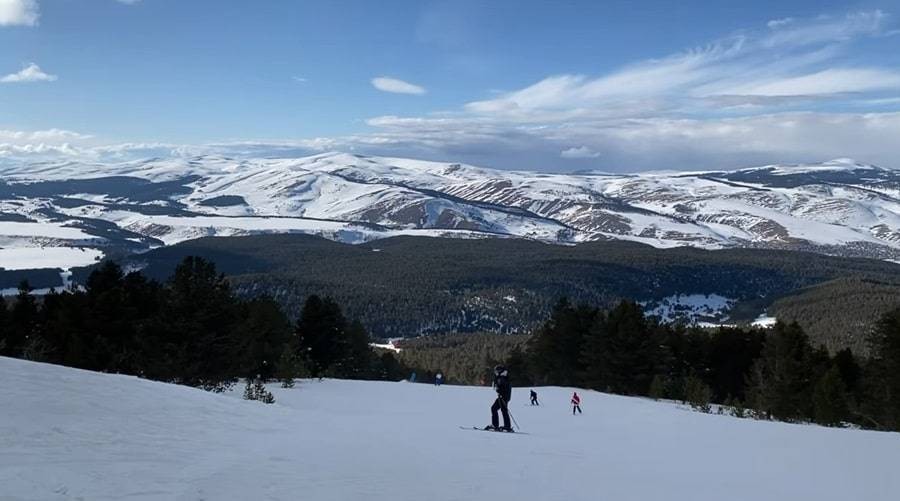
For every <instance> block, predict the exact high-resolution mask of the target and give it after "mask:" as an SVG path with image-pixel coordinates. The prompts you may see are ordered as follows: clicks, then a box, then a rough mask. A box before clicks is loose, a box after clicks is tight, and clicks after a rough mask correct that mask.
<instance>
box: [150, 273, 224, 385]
mask: <svg viewBox="0 0 900 501" xmlns="http://www.w3.org/2000/svg"><path fill="white" fill-rule="evenodd" d="M167 289H168V290H169V294H168V301H167V303H166V307H165V315H164V318H165V319H166V321H167V323H168V325H167V327H168V332H169V341H170V342H171V343H172V347H173V348H174V350H173V352H171V353H169V355H170V356H171V359H172V360H173V361H174V362H175V363H178V365H179V367H170V370H172V371H173V374H172V376H174V378H173V379H174V380H175V382H179V383H182V384H187V385H190V386H199V387H201V388H204V389H208V390H211V391H224V390H225V389H227V388H228V387H230V386H231V385H232V384H233V382H234V380H235V375H236V374H237V373H238V372H239V370H240V357H239V354H238V350H239V347H240V340H239V339H237V334H239V333H238V332H237V330H236V329H235V326H236V325H237V324H238V317H237V315H238V313H239V312H240V309H239V307H238V303H237V301H236V299H235V298H234V296H233V295H232V294H231V290H230V288H229V286H228V282H227V281H226V280H225V277H224V275H221V274H219V273H217V272H216V268H215V265H213V264H212V263H210V262H208V261H206V260H205V259H203V258H199V257H193V256H189V257H187V258H185V260H184V261H183V262H182V263H181V264H180V265H178V267H177V268H175V273H174V274H173V275H172V278H170V279H169V282H168V284H167Z"/></svg>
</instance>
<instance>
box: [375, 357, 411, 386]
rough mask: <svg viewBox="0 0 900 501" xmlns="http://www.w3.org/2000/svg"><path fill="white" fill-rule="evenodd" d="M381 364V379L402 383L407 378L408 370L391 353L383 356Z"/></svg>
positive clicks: (380, 359) (380, 360) (380, 358)
mask: <svg viewBox="0 0 900 501" xmlns="http://www.w3.org/2000/svg"><path fill="white" fill-rule="evenodd" d="M379 362H380V368H381V373H380V375H379V379H383V380H385V381H400V380H401V379H403V378H404V377H406V374H407V373H408V371H407V370H406V368H405V367H403V365H402V364H401V363H400V362H399V361H398V360H397V357H395V356H394V354H393V353H391V352H389V351H386V352H384V353H382V354H381V356H380V357H379Z"/></svg>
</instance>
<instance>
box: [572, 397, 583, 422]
mask: <svg viewBox="0 0 900 501" xmlns="http://www.w3.org/2000/svg"><path fill="white" fill-rule="evenodd" d="M575 411H578V413H579V414H581V397H579V396H578V393H577V392H574V391H573V392H572V415H573V416H574V415H575Z"/></svg>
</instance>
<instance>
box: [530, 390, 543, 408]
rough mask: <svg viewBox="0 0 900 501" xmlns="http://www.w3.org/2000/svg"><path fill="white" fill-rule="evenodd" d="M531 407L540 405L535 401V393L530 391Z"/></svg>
mask: <svg viewBox="0 0 900 501" xmlns="http://www.w3.org/2000/svg"><path fill="white" fill-rule="evenodd" d="M531 405H541V404H539V403H538V401H537V392H535V391H534V390H531Z"/></svg>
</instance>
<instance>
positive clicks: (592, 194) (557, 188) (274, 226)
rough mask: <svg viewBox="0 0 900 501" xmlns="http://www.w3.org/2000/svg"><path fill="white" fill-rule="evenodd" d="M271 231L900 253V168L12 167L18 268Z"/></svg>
mask: <svg viewBox="0 0 900 501" xmlns="http://www.w3.org/2000/svg"><path fill="white" fill-rule="evenodd" d="M260 233H311V234H317V235H321V236H325V237H327V238H330V239H333V240H338V241H341V242H349V243H359V242H364V241H371V240H374V239H378V238H383V237H388V236H396V235H429V236H455V237H467V238H477V237H488V236H501V237H514V238H526V239H532V240H539V241H544V242H552V243H559V244H573V243H579V242H587V241H599V240H616V239H618V240H630V241H636V242H642V243H646V244H650V245H652V246H655V247H660V248H668V247H677V246H692V247H700V248H706V249H719V248H733V247H741V248H778V249H797V250H812V251H816V252H820V253H824V254H830V255H839V256H855V257H871V258H878V259H890V260H900V171H896V170H891V169H885V168H880V167H875V166H871V165H863V164H859V163H856V162H854V161H852V160H847V159H839V160H833V161H830V162H826V163H822V164H813V165H770V166H763V167H756V168H748V169H742V170H737V171H720V172H716V171H703V172H652V173H641V174H605V173H597V172H583V173H576V174H549V173H539V172H524V171H503V170H492V169H485V168H479V167H474V166H469V165H461V164H448V163H437V162H425V161H418V160H409V159H400V158H381V157H365V156H359V155H350V154H344V153H328V154H321V155H316V156H312V157H307V158H292V159H230V158H223V157H217V156H203V157H195V158H177V159H151V160H146V161H140V162H129V163H121V164H96V163H86V162H64V163H40V164H22V165H3V166H0V268H5V269H6V270H17V269H19V270H21V269H28V268H46V267H58V268H63V269H65V268H69V267H74V266H81V265H84V264H88V263H89V262H91V261H94V260H96V259H99V258H100V257H101V256H102V255H104V254H105V255H117V254H121V253H131V252H135V251H143V250H147V249H150V248H153V247H159V246H163V245H170V244H174V243H177V242H181V241H184V240H189V239H193V238H198V237H203V236H231V235H248V234H260ZM35 248H40V249H41V251H42V252H40V253H38V252H34V251H30V250H29V249H32V250H33V249H35ZM48 249H55V250H53V251H50V250H48ZM39 254H41V255H43V256H44V257H43V258H42V259H39V258H38V257H37V256H38V255H39Z"/></svg>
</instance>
